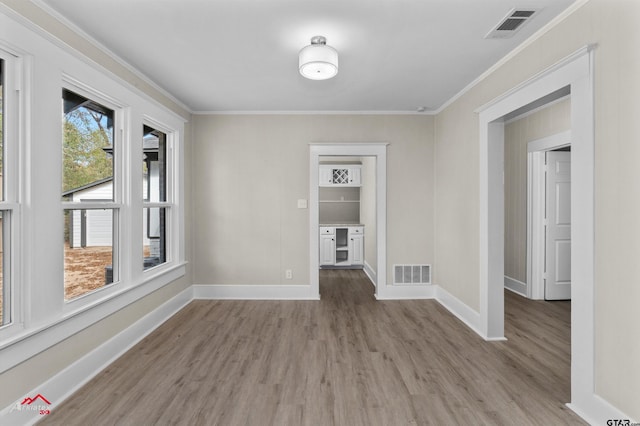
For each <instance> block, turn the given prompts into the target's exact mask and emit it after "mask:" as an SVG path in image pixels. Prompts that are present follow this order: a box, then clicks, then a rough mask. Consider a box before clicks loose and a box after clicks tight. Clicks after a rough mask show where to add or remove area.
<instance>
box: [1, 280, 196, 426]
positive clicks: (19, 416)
mask: <svg viewBox="0 0 640 426" xmlns="http://www.w3.org/2000/svg"><path fill="white" fill-rule="evenodd" d="M192 295H193V293H192V288H191V287H189V288H187V289H185V290H184V291H182V292H180V293H179V294H177V295H176V296H174V297H173V298H171V299H170V300H168V301H167V302H165V303H164V304H162V305H161V306H159V307H158V308H156V309H154V310H153V311H152V312H150V313H148V314H147V315H145V316H144V317H142V318H141V319H140V320H138V321H136V322H135V323H134V324H132V325H130V326H129V327H127V328H126V329H125V330H123V331H122V332H120V333H118V334H117V335H116V336H114V337H112V338H111V339H109V340H107V341H106V342H105V343H103V344H102V345H100V346H98V347H97V348H95V349H94V350H92V351H91V352H89V353H88V354H87V355H85V356H83V357H82V358H80V359H79V360H77V361H76V362H74V363H73V364H71V365H69V366H68V367H66V368H65V369H64V370H62V371H61V372H59V373H57V374H56V375H54V376H53V377H51V378H50V379H49V380H47V381H46V382H44V383H43V384H42V385H40V386H38V387H37V388H35V389H33V390H32V391H31V392H29V393H28V394H27V395H24V397H23V398H21V399H20V401H16V402H15V403H14V404H12V405H10V406H9V407H5V408H4V409H3V410H2V411H0V424H6V425H31V424H34V423H36V422H37V421H38V420H40V419H41V418H42V416H41V415H40V412H39V408H40V406H42V407H41V408H42V409H48V410H55V407H56V406H57V405H60V404H61V403H62V402H63V401H64V400H65V399H67V398H68V397H69V396H71V395H72V394H73V393H74V392H75V391H77V390H78V389H80V387H82V386H83V385H84V384H85V383H87V382H88V381H89V380H91V379H92V378H93V377H95V376H96V375H97V374H98V373H100V372H101V371H102V370H103V369H105V368H106V367H107V366H108V365H109V364H111V363H112V362H114V361H115V360H116V359H118V358H119V357H120V356H122V355H123V354H124V353H125V352H126V351H128V350H129V349H131V348H132V347H133V346H134V345H135V344H136V343H138V342H139V341H141V340H142V339H143V338H145V337H146V336H147V335H149V334H150V333H151V332H152V331H153V330H155V329H156V328H158V327H159V326H160V325H162V324H163V323H164V322H165V321H167V320H168V319H169V318H171V317H172V316H173V315H175V314H176V313H177V312H178V311H180V310H181V309H182V308H184V307H185V306H186V305H187V304H188V303H189V302H191V300H192V299H193V297H192ZM38 394H39V395H42V396H43V397H45V398H46V399H47V400H48V401H49V402H50V403H51V405H46V404H45V403H44V402H41V401H38V402H37V403H35V402H34V403H33V404H31V405H29V406H27V405H21V402H22V401H23V400H24V398H27V397H31V398H33V397H35V396H36V395H38ZM27 407H29V408H27ZM34 408H35V410H34Z"/></svg>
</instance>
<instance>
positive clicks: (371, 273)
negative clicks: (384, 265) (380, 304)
mask: <svg viewBox="0 0 640 426" xmlns="http://www.w3.org/2000/svg"><path fill="white" fill-rule="evenodd" d="M364 273H365V274H367V277H369V280H370V281H371V283H372V284H373V286H374V287H377V286H378V273H377V272H376V270H375V269H373V268H372V267H371V265H369V264H368V263H367V261H366V260H365V262H364Z"/></svg>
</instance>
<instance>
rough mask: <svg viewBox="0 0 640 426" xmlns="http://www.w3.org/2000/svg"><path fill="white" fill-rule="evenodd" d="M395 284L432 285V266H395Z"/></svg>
mask: <svg viewBox="0 0 640 426" xmlns="http://www.w3.org/2000/svg"><path fill="white" fill-rule="evenodd" d="M393 283H394V284H399V285H408V284H431V265H393Z"/></svg>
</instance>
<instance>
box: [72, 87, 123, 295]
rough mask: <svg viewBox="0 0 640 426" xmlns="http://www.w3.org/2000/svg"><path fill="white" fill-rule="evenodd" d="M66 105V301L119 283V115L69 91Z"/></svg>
mask: <svg viewBox="0 0 640 426" xmlns="http://www.w3.org/2000/svg"><path fill="white" fill-rule="evenodd" d="M62 101H63V102H62V103H63V138H62V163H63V164H62V200H63V205H64V213H65V214H64V221H65V223H64V230H65V232H64V253H65V254H64V295H65V300H72V299H75V298H77V297H79V296H82V295H84V294H87V293H89V292H92V291H94V290H97V289H99V288H102V287H104V286H106V285H110V284H112V283H113V282H115V281H117V280H118V269H117V256H116V255H115V254H116V253H115V252H116V250H115V248H114V240H116V236H117V235H118V232H117V229H116V224H117V223H118V212H119V209H118V204H116V202H115V201H116V199H117V197H116V195H117V194H115V191H114V189H115V185H114V162H115V160H114V158H115V144H114V142H115V132H114V118H115V112H114V111H113V110H112V109H110V108H108V107H105V106H104V105H102V104H100V103H98V102H96V101H93V100H91V99H89V98H87V97H85V96H82V95H79V94H77V93H74V92H72V91H70V90H67V89H63V91H62Z"/></svg>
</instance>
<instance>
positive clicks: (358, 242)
mask: <svg viewBox="0 0 640 426" xmlns="http://www.w3.org/2000/svg"><path fill="white" fill-rule="evenodd" d="M349 257H350V258H351V264H352V265H364V235H349Z"/></svg>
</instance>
